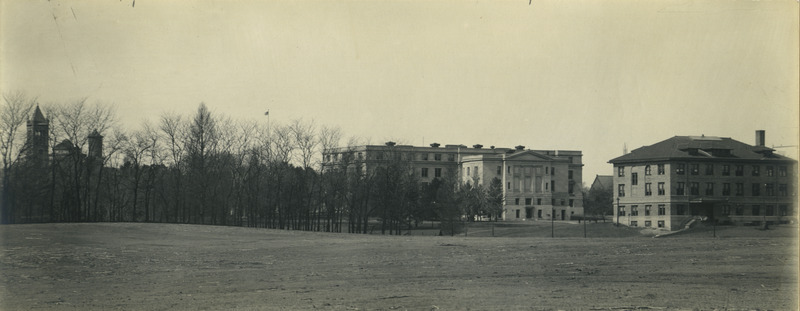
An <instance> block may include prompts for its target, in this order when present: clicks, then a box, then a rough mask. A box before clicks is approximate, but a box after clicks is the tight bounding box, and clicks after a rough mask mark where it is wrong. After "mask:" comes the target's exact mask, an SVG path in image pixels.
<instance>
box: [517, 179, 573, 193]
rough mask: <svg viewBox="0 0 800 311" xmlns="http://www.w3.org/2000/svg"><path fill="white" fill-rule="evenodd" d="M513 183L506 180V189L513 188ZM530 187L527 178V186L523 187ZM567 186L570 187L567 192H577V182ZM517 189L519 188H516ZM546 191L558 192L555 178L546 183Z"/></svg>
mask: <svg viewBox="0 0 800 311" xmlns="http://www.w3.org/2000/svg"><path fill="white" fill-rule="evenodd" d="M511 185H512V183H511V182H510V181H509V182H506V190H512V189H511ZM529 188H530V186H529V180H526V181H525V187H524V188H523V189H529ZM567 188H568V189H567V193H569V194H573V193H575V183H574V182H570V183H569V184H568V187H567ZM515 190H519V189H515ZM544 191H550V192H556V181H555V180H551V181H550V183H544Z"/></svg>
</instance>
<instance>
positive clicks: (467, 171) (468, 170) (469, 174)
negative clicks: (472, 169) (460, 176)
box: [467, 167, 470, 176]
mask: <svg viewBox="0 0 800 311" xmlns="http://www.w3.org/2000/svg"><path fill="white" fill-rule="evenodd" d="M469 175H470V174H469V167H467V176H469Z"/></svg>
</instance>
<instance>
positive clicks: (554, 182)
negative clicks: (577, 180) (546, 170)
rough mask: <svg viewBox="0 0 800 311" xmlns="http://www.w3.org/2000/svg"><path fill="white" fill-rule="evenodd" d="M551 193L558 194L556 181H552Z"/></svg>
mask: <svg viewBox="0 0 800 311" xmlns="http://www.w3.org/2000/svg"><path fill="white" fill-rule="evenodd" d="M550 191H552V192H556V181H555V180H551V181H550Z"/></svg>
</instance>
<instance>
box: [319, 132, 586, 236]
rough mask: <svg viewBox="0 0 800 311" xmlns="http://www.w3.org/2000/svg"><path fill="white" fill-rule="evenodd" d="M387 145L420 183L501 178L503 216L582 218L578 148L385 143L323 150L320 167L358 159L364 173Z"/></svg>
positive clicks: (381, 156)
mask: <svg viewBox="0 0 800 311" xmlns="http://www.w3.org/2000/svg"><path fill="white" fill-rule="evenodd" d="M388 149H391V150H392V152H394V153H395V154H399V157H400V158H401V159H402V160H404V161H408V163H409V164H410V167H411V169H412V170H413V172H414V174H416V175H417V176H418V177H419V181H420V182H422V183H427V182H431V181H433V180H434V179H435V178H443V177H444V176H445V175H446V174H455V176H456V178H458V179H459V180H460V181H461V182H462V183H468V182H477V183H479V184H482V185H485V186H488V185H489V183H490V182H491V181H492V180H493V179H495V178H497V179H499V180H500V181H501V182H502V184H503V196H504V203H503V215H502V218H503V219H505V220H532V221H536V220H551V219H555V220H569V219H570V218H571V217H574V216H583V196H582V192H581V185H582V182H583V181H582V171H583V164H582V162H581V158H582V156H583V155H582V154H581V152H580V151H574V150H530V149H525V147H524V146H517V147H515V148H495V147H494V146H491V147H488V148H484V146H483V145H473V146H472V147H467V146H465V145H445V146H441V145H440V144H437V143H433V144H431V145H430V146H428V147H418V146H408V145H394V144H393V143H387V144H386V145H362V146H355V147H347V148H336V149H330V150H326V151H324V152H323V163H322V166H323V169H325V168H326V167H333V166H336V165H341V164H342V163H345V162H346V163H352V162H358V163H360V164H362V165H361V168H362V169H364V170H367V171H368V170H370V169H372V168H374V167H377V166H380V165H381V163H382V162H384V161H385V160H386V159H384V157H385V154H386V152H387V150H388Z"/></svg>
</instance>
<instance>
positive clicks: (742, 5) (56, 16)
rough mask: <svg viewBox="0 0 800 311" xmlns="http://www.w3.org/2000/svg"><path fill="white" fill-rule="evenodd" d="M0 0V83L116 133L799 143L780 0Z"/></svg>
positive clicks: (793, 73) (588, 160)
mask: <svg viewBox="0 0 800 311" xmlns="http://www.w3.org/2000/svg"><path fill="white" fill-rule="evenodd" d="M0 3H2V7H1V10H0V12H1V14H2V16H1V18H0V32H1V33H0V35H1V37H0V38H2V52H1V54H0V61H1V62H2V63H0V90H2V91H3V92H7V91H11V90H22V91H25V92H26V93H28V94H29V95H31V96H38V98H39V101H40V102H41V103H43V104H44V103H49V102H66V101H70V100H73V99H76V98H80V97H87V96H88V97H89V99H90V102H94V101H100V102H104V103H109V104H113V105H114V106H115V107H116V108H117V112H118V113H119V115H120V119H121V121H122V124H123V125H124V126H125V127H127V128H134V127H137V126H139V124H140V123H141V122H142V120H144V119H147V118H150V119H153V120H155V119H156V118H157V116H159V115H160V114H161V113H163V112H176V113H181V114H191V113H193V112H194V111H195V110H196V108H197V106H198V104H199V103H200V102H205V103H206V104H207V105H208V106H209V107H210V108H211V109H212V110H214V111H216V112H218V113H224V114H227V115H229V116H231V117H233V118H237V119H265V117H264V115H263V114H264V111H265V110H267V109H269V110H270V121H271V122H272V123H273V124H275V123H280V122H288V121H290V120H293V119H297V118H304V119H306V120H311V119H313V120H314V121H315V122H316V123H317V124H325V125H336V126H340V127H341V128H342V130H343V132H344V133H345V135H346V136H361V137H367V138H370V139H371V142H372V143H375V144H380V143H383V142H384V141H387V140H394V141H398V142H402V143H406V144H413V145H422V144H423V143H424V144H425V145H427V144H430V143H432V142H438V143H441V144H465V145H469V146H471V145H473V144H477V143H480V144H483V145H485V146H489V145H495V146H498V147H513V146H515V145H524V146H526V147H528V148H531V149H568V150H581V151H583V154H584V163H585V167H584V174H583V175H584V177H583V178H584V182H586V183H591V181H592V180H593V179H594V176H595V175H596V174H611V171H612V167H611V165H610V164H608V163H607V161H608V160H609V159H611V158H614V157H617V156H619V155H621V154H622V150H623V145H625V144H627V146H628V149H635V148H638V147H641V146H643V145H651V144H654V143H656V142H659V141H661V140H664V139H667V138H670V137H672V136H675V135H701V134H705V135H707V136H708V135H712V136H723V137H731V138H734V139H737V140H740V141H742V142H745V143H748V144H753V142H754V139H755V138H754V137H755V134H754V132H755V130H758V129H763V130H766V133H767V134H766V136H767V137H766V141H767V145H770V146H771V145H776V146H777V145H797V144H798V113H799V112H798V106H799V105H800V104H799V103H800V99H799V98H798V93H800V92H799V91H798V85H799V84H800V81H799V80H798V76H799V75H800V74H798V68H799V67H800V65H799V64H798V56H800V55H799V54H798V45H799V43H798V37H799V34H798V22H799V21H798V12H799V10H798V1H796V0H785V1H735V0H723V1H687V0H680V1H553V0H532V1H531V2H530V3H529V1H528V0H514V1H425V2H423V1H255V0H241V1H169V0H167V1H164V0H158V1H154V0H138V1H136V2H135V5H133V4H134V3H133V2H132V1H131V0H121V1H117V0H103V1H97V0H94V1H84V0H82V1H62V0H51V1H45V0H26V1H22V0H2V1H0ZM264 122H266V120H265V121H264ZM343 142H344V141H343ZM778 150H779V151H783V152H786V154H787V155H789V156H792V157H794V158H796V157H797V152H796V151H792V150H790V148H779V149H778Z"/></svg>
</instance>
